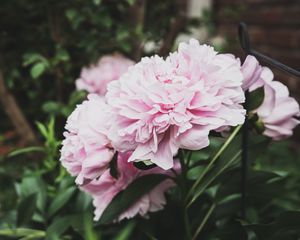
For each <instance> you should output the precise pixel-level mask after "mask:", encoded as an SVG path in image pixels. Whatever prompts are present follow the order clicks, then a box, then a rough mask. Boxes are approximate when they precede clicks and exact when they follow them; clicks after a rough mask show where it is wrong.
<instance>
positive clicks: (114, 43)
mask: <svg viewBox="0 0 300 240" xmlns="http://www.w3.org/2000/svg"><path fill="white" fill-rule="evenodd" d="M240 21H244V22H245V23H247V25H248V28H249V33H250V37H251V42H252V47H253V48H254V49H256V50H258V51H260V52H262V53H264V54H266V55H268V56H270V57H272V58H275V59H277V60H279V61H281V62H283V63H285V64H287V65H289V66H291V67H293V68H295V69H297V70H299V69H300V1H299V0H244V1H239V0H164V1H160V0H148V1H147V0H72V1H71V0H63V1H62V0H51V1H50V0H39V1H35V0H22V1H20V0H1V3H0V101H1V103H0V104H1V108H0V183H1V184H0V185H1V189H0V218H1V219H2V223H4V222H6V223H7V222H10V221H13V220H11V219H14V218H16V213H13V211H15V212H16V209H17V207H16V206H17V204H18V203H19V202H20V196H21V199H22V197H24V196H28V192H27V193H26V191H25V193H24V192H22V189H24V188H25V189H26V186H27V185H26V184H27V183H28V184H29V185H28V186H45V188H46V189H47V194H46V196H47V198H48V200H47V201H48V203H51V201H53V199H55V198H56V196H57V195H59V191H65V190H66V188H67V187H70V188H71V187H72V185H71V182H70V181H69V182H67V180H66V182H64V183H63V186H61V185H60V184H61V180H62V179H64V177H65V176H66V175H65V173H64V172H63V170H61V169H60V168H59V166H58V159H59V152H58V150H59V148H60V140H61V139H62V132H63V127H64V124H65V121H66V118H67V116H68V115H69V114H70V113H71V112H72V110H73V109H74V107H75V105H76V104H78V103H80V102H81V101H82V100H83V99H84V98H85V93H84V92H79V91H76V90H75V80H76V79H77V78H78V77H79V75H80V71H81V69H82V67H84V66H88V65H89V64H91V63H94V62H96V61H97V60H98V59H99V57H101V56H102V55H104V54H111V53H114V52H120V53H122V54H124V55H125V56H127V57H129V58H131V59H132V60H134V61H139V59H140V58H141V57H142V56H148V55H153V54H159V55H161V56H166V55H167V54H168V53H169V52H170V51H172V50H175V49H176V46H177V44H178V43H179V42H180V41H187V40H188V39H189V38H191V37H194V38H197V39H198V40H199V41H200V42H201V43H207V44H211V45H213V46H215V48H216V49H217V50H218V51H220V52H232V53H234V54H236V55H237V56H239V57H240V58H241V60H243V59H244V58H245V56H244V54H243V53H242V51H241V48H240V46H239V43H238V38H237V26H238V23H239V22H240ZM274 73H275V78H276V79H278V80H280V81H282V82H284V83H285V84H287V85H288V87H289V89H290V91H291V95H292V96H293V97H295V98H297V99H298V100H300V91H299V89H300V87H299V86H300V80H299V79H296V78H295V77H293V76H290V75H288V74H286V73H283V72H280V71H278V70H276V69H274ZM296 132H297V133H296V134H295V136H294V138H293V139H292V140H289V141H284V142H279V143H275V144H274V145H273V146H272V147H270V148H269V149H268V151H267V154H265V155H264V156H263V157H262V158H261V160H262V161H261V162H260V163H259V166H264V167H265V168H266V169H273V170H274V171H282V172H291V173H292V176H293V178H292V180H291V182H288V184H287V185H285V186H284V187H283V188H286V189H289V191H290V192H291V191H296V192H293V197H292V198H293V201H294V202H293V204H295V205H293V204H292V203H289V204H285V205H284V207H285V208H293V207H296V208H298V207H299V206H298V205H299V199H300V198H298V197H299V191H298V190H295V189H297V185H298V183H299V178H300V176H299V170H300V162H299V160H300V159H299V156H300V155H299V150H298V142H297V140H299V139H300V138H299V137H300V131H299V128H298V129H297V130H296ZM23 147H27V148H26V149H23V150H22V148H23ZM28 147H29V148H28ZM20 148H21V150H18V149H20ZM32 171H34V172H35V173H37V172H39V173H40V174H41V176H42V175H43V174H44V173H45V174H46V175H43V176H42V179H43V183H40V182H38V183H37V182H36V181H37V180H34V182H30V181H31V180H32V179H31V180H28V179H26V176H32ZM293 174H294V175H293ZM38 181H40V180H38ZM16 186H17V187H16ZM18 186H19V187H18ZM28 186H27V187H28ZM29 188H30V187H29ZM37 188H38V187H37ZM291 188H292V189H293V190H291ZM27 190H28V189H27ZM73 190H74V189H73ZM30 191H31V190H30ZM30 191H29V192H30ZM39 191H40V190H39ZM74 191H75V190H74ZM70 192H71V191H70ZM17 196H18V197H17ZM76 196H77V195H76ZM79 196H81V195H79ZM67 197H68V198H67V200H70V199H71V197H74V196H73V195H72V194H70V195H68V196H67ZM78 198H79V197H78ZM81 198H82V196H81ZM76 199H77V198H76ZM31 200H32V199H31ZM77 200H78V199H77ZM77 200H76V201H77ZM27 201H28V200H27ZM45 201H46V200H45ZM47 201H46V202H47ZM78 201H84V200H82V199H81V200H78ZM66 202H67V201H65V202H64V204H66ZM64 204H62V205H61V206H60V207H62V206H64ZM25 205H26V204H25ZM41 208H42V206H41ZM70 209H72V207H70V208H69V210H68V209H67V210H64V211H67V212H68V211H70ZM11 210H13V211H11ZM59 211H60V209H57V212H59ZM91 212H92V211H91ZM40 215H41V214H40ZM60 216H65V215H64V213H61V215H60ZM3 219H5V221H4V220H3ZM49 219H50V220H49ZM49 219H48V220H47V221H48V223H51V221H52V220H51V218H50V217H49ZM89 219H90V218H89ZM23 220H24V219H23ZM25 220H26V216H25ZM27 220H28V219H27ZM39 220H40V222H41V221H42V220H41V219H39V216H35V220H34V221H37V222H38V221H39ZM20 221H21V220H20ZM43 221H44V223H43V224H44V225H45V226H47V224H46V223H45V219H44V220H43ZM43 221H42V222H43ZM47 221H46V222H47ZM2 223H1V221H0V226H1V224H2ZM38 226H39V228H40V229H41V228H42V227H40V226H41V225H38ZM75 235H76V234H75ZM74 239H75V238H74ZM91 239H92V238H91Z"/></svg>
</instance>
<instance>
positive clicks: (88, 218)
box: [83, 213, 99, 240]
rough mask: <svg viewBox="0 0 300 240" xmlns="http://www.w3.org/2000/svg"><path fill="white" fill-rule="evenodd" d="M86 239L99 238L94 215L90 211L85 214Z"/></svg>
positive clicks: (93, 239)
mask: <svg viewBox="0 0 300 240" xmlns="http://www.w3.org/2000/svg"><path fill="white" fill-rule="evenodd" d="M83 223H84V239H88V240H98V239H99V238H98V234H97V233H96V232H95V230H94V228H93V223H94V222H93V216H92V215H91V214H89V213H86V214H84V222H83Z"/></svg>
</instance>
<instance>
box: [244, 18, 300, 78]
mask: <svg viewBox="0 0 300 240" xmlns="http://www.w3.org/2000/svg"><path fill="white" fill-rule="evenodd" d="M239 40H240V44H241V47H242V49H243V50H244V52H245V53H246V54H248V55H253V56H255V57H257V58H258V59H260V60H261V61H263V62H265V63H268V64H270V65H272V66H273V67H275V68H277V69H279V70H281V71H284V72H287V73H289V74H291V75H294V76H296V77H299V78H300V71H298V70H296V69H294V68H291V67H289V66H287V65H285V64H283V63H281V62H279V61H277V60H275V59H273V58H270V57H268V56H266V55H264V54H262V53H260V52H258V51H255V50H253V49H251V44H250V38H249V34H248V30H247V25H246V24H245V23H244V22H241V23H240V24H239Z"/></svg>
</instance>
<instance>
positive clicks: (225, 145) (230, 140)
mask: <svg viewBox="0 0 300 240" xmlns="http://www.w3.org/2000/svg"><path fill="white" fill-rule="evenodd" d="M241 127H242V125H240V126H238V127H236V128H235V129H234V131H233V132H232V134H231V135H230V136H229V138H228V139H227V140H226V141H225V143H224V144H223V145H222V147H221V148H220V149H219V151H218V152H217V153H216V154H215V155H214V157H213V158H212V160H211V161H210V163H209V164H208V165H207V167H206V168H205V169H204V171H203V172H202V174H201V175H200V177H199V178H198V179H197V181H196V182H195V183H194V184H193V186H192V188H191V189H190V191H189V193H188V194H187V197H190V195H191V194H192V193H193V192H194V191H195V189H196V188H197V186H198V184H199V183H200V182H201V180H202V179H203V177H204V176H205V174H206V173H207V172H208V170H209V169H210V168H211V167H212V165H213V164H214V163H215V161H217V159H218V158H219V157H220V156H221V154H222V153H223V152H224V150H225V149H226V148H227V147H228V146H229V144H230V143H231V142H232V140H233V139H234V138H235V136H236V135H237V134H238V132H239V131H240V129H241Z"/></svg>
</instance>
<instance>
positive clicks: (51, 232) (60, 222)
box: [46, 216, 73, 240]
mask: <svg viewBox="0 0 300 240" xmlns="http://www.w3.org/2000/svg"><path fill="white" fill-rule="evenodd" d="M72 218H73V216H64V217H59V218H56V219H54V221H53V222H52V224H51V225H50V226H49V227H48V228H47V231H46V240H53V239H61V238H60V236H61V235H62V234H63V233H64V232H65V231H66V230H67V229H68V228H69V227H70V226H71V221H72Z"/></svg>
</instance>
